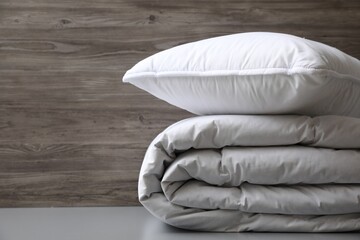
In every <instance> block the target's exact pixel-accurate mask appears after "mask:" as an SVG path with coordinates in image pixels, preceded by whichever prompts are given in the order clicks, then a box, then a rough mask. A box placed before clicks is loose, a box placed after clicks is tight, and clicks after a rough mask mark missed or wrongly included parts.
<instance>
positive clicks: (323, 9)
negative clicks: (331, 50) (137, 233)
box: [0, 0, 360, 207]
mask: <svg viewBox="0 0 360 240" xmlns="http://www.w3.org/2000/svg"><path fill="white" fill-rule="evenodd" d="M247 31H274V32H283V33H290V34H295V35H298V36H301V37H305V38H308V39H313V40H316V41H320V42H323V43H326V44H329V45H331V46H334V47H337V48H339V49H341V50H343V51H345V52H347V53H348V54H351V55H352V56H354V57H357V58H360V1H358V0H240V1H234V0H223V1H219V0H199V1H194V0H184V1H175V0H166V1H165V0H157V1H144V0H118V1H114V0H91V1H90V0H78V1H70V0H63V1H58V0H2V1H1V2H0V84H1V87H0V207H19V206H26V207H31V206H38V207H39V206H40V207H46V206H110V205H136V204H138V202H137V189H136V187H137V176H138V173H139V169H140V165H141V161H142V158H143V156H144V153H145V150H146V148H147V146H148V145H149V143H150V142H151V140H152V139H153V138H154V137H155V136H156V135H157V134H158V133H160V132H161V131H162V130H163V129H164V128H166V127H167V126H169V125H170V124H172V123H174V122H176V121H178V120H180V119H184V118H187V117H192V116H193V115H192V114H190V113H188V112H186V111H184V110H181V109H177V108H175V107H173V106H171V105H169V104H168V103H166V102H163V101H161V100H159V99H156V98H155V97H153V96H150V95H149V94H148V93H146V92H144V91H141V90H139V89H136V88H135V87H133V86H131V85H129V84H124V83H122V82H121V78H122V76H123V74H124V73H125V71H126V70H127V69H129V68H130V67H131V66H132V65H134V64H135V63H136V62H138V61H139V60H141V59H143V58H145V57H147V56H149V55H151V54H153V53H156V52H158V51H161V50H164V49H167V48H170V47H173V46H177V45H180V44H183V43H187V42H191V41H195V40H199V39H204V38H208V37H214V36H219V35H224V34H231V33H238V32H247Z"/></svg>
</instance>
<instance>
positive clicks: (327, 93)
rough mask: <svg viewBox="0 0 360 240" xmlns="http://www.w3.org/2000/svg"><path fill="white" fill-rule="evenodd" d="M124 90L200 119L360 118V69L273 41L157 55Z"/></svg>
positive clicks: (221, 41)
mask: <svg viewBox="0 0 360 240" xmlns="http://www.w3.org/2000/svg"><path fill="white" fill-rule="evenodd" d="M123 81H124V82H130V83H132V84H134V85H135V86H137V87H139V88H141V89H143V90H146V91H148V92H149V93H151V94H153V95H155V96H156V97H158V98H160V99H163V100H165V101H167V102H169V103H170V104H173V105H175V106H178V107H180V108H183V109H186V110H188V111H190V112H192V113H195V114H200V115H208V114H289V113H294V114H305V115H310V116H314V115H326V114H335V115H348V116H354V117H360V107H359V106H360V61H359V60H357V59H355V58H353V57H351V56H349V55H347V54H345V53H343V52H341V51H339V50H337V49H335V48H333V47H330V46H327V45H324V44H321V43H318V42H314V41H310V40H306V39H303V38H299V37H295V36H291V35H286V34H279V33H264V32H256V33H241V34H234V35H228V36H222V37H217V38H211V39H206V40H202V41H198V42H193V43H189V44H184V45H181V46H178V47H174V48H171V49H168V50H165V51H162V52H160V53H157V54H155V55H153V56H151V57H149V58H146V59H145V60H143V61H141V62H139V63H138V64H136V65H135V66H134V67H133V68H131V69H130V70H129V71H127V72H126V74H125V76H124V78H123Z"/></svg>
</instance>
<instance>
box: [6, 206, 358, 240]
mask: <svg viewBox="0 0 360 240" xmlns="http://www.w3.org/2000/svg"><path fill="white" fill-rule="evenodd" d="M22 239H26V240H58V239H59V240H80V239H81V240H93V239H94V240H95V239H96V240H99V239H101V240H115V239H116V240H119V239H126V240H132V239H139V240H147V239H155V240H163V239H164V240H165V239H166V240H171V239H174V240H180V239H206V240H212V239H223V240H227V239H238V240H245V239H246V240H260V239H266V240H272V239H274V240H275V239H276V240H283V239H284V240H285V239H286V240H288V239H295V240H297V239H306V240H307V239H309V240H310V239H311V240H315V239H321V240H322V239H323V240H335V239H336V240H339V239H340V240H350V239H351V240H355V239H356V240H359V239H360V233H336V234H331V233H327V234H309V233H307V234H301V233H291V234H286V233H202V232H191V231H184V230H180V229H176V228H173V227H170V226H167V225H166V224H163V223H162V222H160V221H159V220H157V219H156V218H154V217H153V216H151V215H150V214H149V213H148V212H147V211H146V210H145V209H144V208H142V207H93V208H12V209H8V208H3V209H0V240H22Z"/></svg>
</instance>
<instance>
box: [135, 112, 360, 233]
mask: <svg viewBox="0 0 360 240" xmlns="http://www.w3.org/2000/svg"><path fill="white" fill-rule="evenodd" d="M359 149H360V119H356V118H348V117H340V116H322V117H315V118H310V117H307V116H233V115H229V116H202V117H195V118H191V119H186V120H183V121H180V122H177V123H175V124H173V125H172V126H170V127H168V128H167V129H166V130H165V131H163V132H162V133H161V134H159V135H158V136H157V137H156V138H155V139H154V141H153V142H152V143H151V144H150V146H149V148H148V150H147V152H146V155H145V159H144V162H143V165H142V168H141V172H140V177H139V199H140V202H141V203H142V204H143V205H144V206H145V207H146V208H147V209H148V210H149V211H150V212H151V213H152V214H153V215H155V216H156V217H158V218H160V219H161V220H162V221H164V222H166V223H168V224H171V225H173V226H176V227H180V228H185V229H193V230H203V231H228V232H239V231H285V232H291V231H296V232H329V231H358V230H360V151H359Z"/></svg>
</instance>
